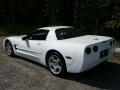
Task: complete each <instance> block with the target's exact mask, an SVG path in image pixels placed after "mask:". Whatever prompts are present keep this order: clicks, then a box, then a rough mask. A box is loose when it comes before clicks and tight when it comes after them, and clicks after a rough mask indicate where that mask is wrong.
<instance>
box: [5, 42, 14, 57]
mask: <svg viewBox="0 0 120 90" xmlns="http://www.w3.org/2000/svg"><path fill="white" fill-rule="evenodd" d="M7 43H9V44H10V46H11V51H12V52H11V54H8V53H7V51H6V45H7ZM5 52H6V54H7V55H8V56H14V50H13V46H12V43H11V42H10V41H6V42H5Z"/></svg>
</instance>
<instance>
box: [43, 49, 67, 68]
mask: <svg viewBox="0 0 120 90" xmlns="http://www.w3.org/2000/svg"><path fill="white" fill-rule="evenodd" d="M52 52H56V53H58V54H59V55H61V57H62V58H63V60H64V62H65V59H64V57H63V55H62V54H61V53H60V52H59V51H58V50H55V49H51V50H48V51H47V53H46V56H45V63H46V65H47V57H48V56H49V55H50V54H51V53H52ZM65 65H66V62H65ZM66 68H67V67H66Z"/></svg>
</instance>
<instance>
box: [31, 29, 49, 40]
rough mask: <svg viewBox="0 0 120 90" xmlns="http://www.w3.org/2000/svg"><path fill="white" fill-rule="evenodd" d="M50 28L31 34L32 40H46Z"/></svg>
mask: <svg viewBox="0 0 120 90" xmlns="http://www.w3.org/2000/svg"><path fill="white" fill-rule="evenodd" d="M48 32H49V31H48V30H38V31H35V32H33V33H32V34H31V36H30V38H29V39H30V40H46V38H47V35H48Z"/></svg>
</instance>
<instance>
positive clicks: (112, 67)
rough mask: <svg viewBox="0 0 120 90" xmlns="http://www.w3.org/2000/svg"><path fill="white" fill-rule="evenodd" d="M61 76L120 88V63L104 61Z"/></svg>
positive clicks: (115, 89) (90, 83) (99, 85)
mask: <svg viewBox="0 0 120 90" xmlns="http://www.w3.org/2000/svg"><path fill="white" fill-rule="evenodd" d="M15 58H21V59H22V60H25V61H27V62H30V63H33V64H35V65H38V66H40V67H43V68H46V67H45V66H43V65H41V64H39V63H37V62H34V61H32V60H29V59H25V58H22V57H18V56H16V57H15ZM46 69H48V68H46ZM61 78H63V79H67V80H71V81H76V82H78V83H83V84H87V85H89V86H93V87H97V88H101V89H109V90H111V89H112V90H120V64H117V63H113V62H104V63H102V64H100V65H98V66H97V67H95V68H94V69H92V70H89V71H86V72H83V73H79V74H72V73H68V74H67V75H65V76H64V77H63V76H62V77H61Z"/></svg>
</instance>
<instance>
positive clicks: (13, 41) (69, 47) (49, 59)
mask: <svg viewBox="0 0 120 90" xmlns="http://www.w3.org/2000/svg"><path fill="white" fill-rule="evenodd" d="M3 44H4V49H5V51H6V53H7V55H9V56H14V55H18V56H21V57H25V58H28V59H30V60H34V61H36V62H38V63H40V64H42V65H44V66H47V67H48V68H49V70H50V71H51V73H52V74H54V75H56V76H59V75H63V74H65V73H66V72H70V73H80V72H83V71H86V70H89V69H91V68H93V67H95V66H96V65H98V64H100V63H101V62H103V61H106V60H108V59H109V58H111V57H112V54H113V51H114V48H115V40H114V39H113V38H111V37H105V36H98V35H84V36H82V35H81V31H80V30H79V29H76V28H74V27H71V26H54V27H44V28H39V29H37V30H36V31H33V32H32V33H30V34H28V35H23V36H14V37H8V38H6V39H5V40H4V43H3Z"/></svg>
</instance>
